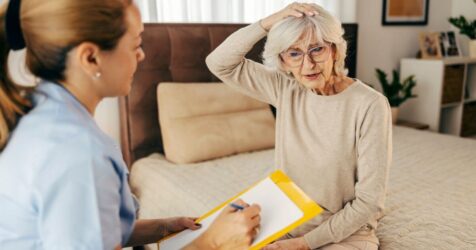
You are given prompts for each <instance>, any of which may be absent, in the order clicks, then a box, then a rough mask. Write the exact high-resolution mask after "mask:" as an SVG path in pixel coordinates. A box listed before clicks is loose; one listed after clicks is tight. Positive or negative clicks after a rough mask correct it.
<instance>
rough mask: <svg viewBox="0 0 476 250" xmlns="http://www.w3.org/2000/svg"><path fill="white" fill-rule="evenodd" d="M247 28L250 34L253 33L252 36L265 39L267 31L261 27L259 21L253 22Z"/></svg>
mask: <svg viewBox="0 0 476 250" xmlns="http://www.w3.org/2000/svg"><path fill="white" fill-rule="evenodd" d="M248 28H249V29H250V30H251V31H250V32H253V33H252V34H253V35H256V36H260V37H261V38H263V37H265V36H266V35H268V31H266V30H265V29H264V28H263V26H261V20H259V21H258V22H254V23H252V24H250V25H249V26H248Z"/></svg>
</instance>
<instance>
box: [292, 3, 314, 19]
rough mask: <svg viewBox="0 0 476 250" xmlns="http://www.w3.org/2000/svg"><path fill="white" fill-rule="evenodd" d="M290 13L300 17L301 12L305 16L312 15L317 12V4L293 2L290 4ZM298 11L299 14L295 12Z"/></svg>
mask: <svg viewBox="0 0 476 250" xmlns="http://www.w3.org/2000/svg"><path fill="white" fill-rule="evenodd" d="M289 7H290V9H291V11H292V12H291V15H293V16H296V17H300V16H302V15H303V14H304V15H307V16H314V15H317V14H319V12H318V6H317V5H316V4H308V3H293V4H291V5H290V6H289ZM296 13H300V15H298V14H296Z"/></svg>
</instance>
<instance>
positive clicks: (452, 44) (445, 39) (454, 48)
mask: <svg viewBox="0 0 476 250" xmlns="http://www.w3.org/2000/svg"><path fill="white" fill-rule="evenodd" d="M439 40H440V49H441V55H442V56H443V57H459V56H461V51H460V48H459V46H458V42H457V41H456V35H455V32H454V31H442V32H440V37H439Z"/></svg>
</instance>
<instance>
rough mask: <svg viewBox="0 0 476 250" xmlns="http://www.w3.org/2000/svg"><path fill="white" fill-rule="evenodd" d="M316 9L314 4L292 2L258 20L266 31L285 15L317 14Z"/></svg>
mask: <svg viewBox="0 0 476 250" xmlns="http://www.w3.org/2000/svg"><path fill="white" fill-rule="evenodd" d="M317 10H318V8H317V5H316V4H311V3H297V2H294V3H292V4H290V5H288V6H286V8H284V9H282V10H280V11H278V12H276V13H274V14H272V15H270V16H268V17H266V18H264V19H262V20H261V21H260V24H261V26H262V27H263V28H264V29H265V30H266V31H269V30H270V29H271V27H273V25H274V24H275V23H277V22H279V21H281V20H283V19H284V18H286V17H290V16H294V17H302V16H304V15H307V16H314V15H319V12H318V11H317Z"/></svg>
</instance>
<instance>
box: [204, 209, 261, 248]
mask: <svg viewBox="0 0 476 250" xmlns="http://www.w3.org/2000/svg"><path fill="white" fill-rule="evenodd" d="M238 211H239V212H238ZM260 211H261V209H260V207H259V206H258V205H257V204H252V205H249V204H247V203H245V202H244V201H242V200H237V201H234V202H233V203H231V204H230V205H229V206H227V207H225V208H224V209H223V211H222V212H221V213H220V214H219V215H218V217H217V218H216V219H215V221H213V222H212V224H211V225H210V227H209V228H208V230H207V231H205V232H204V233H203V234H202V235H201V236H200V237H199V239H197V240H200V241H204V242H207V243H211V244H212V249H248V248H249V246H250V245H251V242H252V241H253V239H254V238H255V237H256V235H257V233H258V232H259V224H260V219H261V218H260V215H259V213H260ZM212 237H213V238H212ZM207 245H208V244H207Z"/></svg>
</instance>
